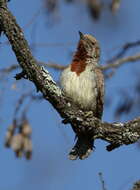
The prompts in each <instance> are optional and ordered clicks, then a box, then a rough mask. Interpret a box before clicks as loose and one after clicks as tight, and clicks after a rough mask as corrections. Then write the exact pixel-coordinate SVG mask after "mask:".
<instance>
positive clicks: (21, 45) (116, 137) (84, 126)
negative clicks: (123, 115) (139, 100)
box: [0, 0, 140, 151]
mask: <svg viewBox="0 0 140 190" xmlns="http://www.w3.org/2000/svg"><path fill="white" fill-rule="evenodd" d="M0 25H1V26H2V30H3V32H4V33H5V35H6V36H7V38H8V39H9V42H10V44H11V46H12V49H13V51H14V53H15V55H16V57H17V60H18V63H19V64H20V66H21V67H22V69H23V71H24V72H25V73H26V76H27V77H28V79H29V80H30V81H32V82H33V83H34V84H35V86H36V88H37V89H38V90H39V91H41V92H42V94H43V96H44V98H45V99H47V100H48V101H49V102H50V103H51V104H52V105H53V107H54V108H55V109H56V110H57V111H58V113H59V114H60V115H61V117H62V118H64V122H65V123H70V124H71V125H72V127H73V129H74V131H75V132H76V133H83V132H85V131H86V132H87V131H88V132H90V133H91V134H93V138H94V139H97V138H100V139H103V140H106V141H108V142H109V143H111V145H110V146H108V147H107V149H108V150H109V151H110V150H112V149H114V148H116V147H118V146H120V145H123V144H126V145H127V144H132V143H135V142H136V141H137V140H138V139H139V138H140V118H137V119H134V120H132V121H129V122H127V123H118V124H115V123H113V124H111V123H106V122H101V121H100V120H98V119H97V118H95V117H94V116H93V113H92V112H91V113H88V114H86V113H84V112H83V111H81V110H79V108H78V107H76V106H75V105H72V104H71V103H70V100H68V99H67V98H66V97H65V96H64V94H63V92H62V91H61V89H60V88H59V87H58V86H57V85H56V83H55V82H54V81H53V79H52V77H51V76H50V74H49V73H48V71H47V70H44V69H43V68H42V67H41V66H39V65H38V64H37V61H36V60H35V58H34V57H33V56H32V54H31V51H30V49H29V46H28V43H27V41H26V40H25V38H24V35H23V32H22V30H21V28H20V27H19V26H18V24H17V23H16V20H15V18H14V17H13V16H12V14H11V13H10V12H9V10H8V8H7V6H6V3H5V0H0Z"/></svg>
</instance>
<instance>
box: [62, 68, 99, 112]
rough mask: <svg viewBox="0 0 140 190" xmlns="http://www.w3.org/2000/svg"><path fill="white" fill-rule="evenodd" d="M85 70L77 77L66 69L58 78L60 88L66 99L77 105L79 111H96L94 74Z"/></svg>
mask: <svg viewBox="0 0 140 190" xmlns="http://www.w3.org/2000/svg"><path fill="white" fill-rule="evenodd" d="M91 69H92V68H91V67H90V68H88V69H87V68H86V70H85V71H84V72H82V73H81V74H80V75H79V76H77V74H76V73H75V72H71V70H70V67H68V68H66V69H65V70H64V71H63V72H62V74H61V78H60V82H61V86H62V88H63V90H64V92H65V93H66V95H67V96H68V97H70V98H71V99H72V100H73V102H75V103H77V104H78V105H79V106H80V107H81V109H86V110H94V109H96V98H97V88H96V80H95V77H96V75H95V73H94V72H93V71H91Z"/></svg>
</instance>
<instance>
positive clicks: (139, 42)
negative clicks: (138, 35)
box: [107, 40, 140, 64]
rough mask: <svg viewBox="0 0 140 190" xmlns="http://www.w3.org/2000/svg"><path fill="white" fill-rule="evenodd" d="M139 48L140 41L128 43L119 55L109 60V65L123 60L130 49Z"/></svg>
mask: <svg viewBox="0 0 140 190" xmlns="http://www.w3.org/2000/svg"><path fill="white" fill-rule="evenodd" d="M137 46H140V40H138V41H135V42H128V43H126V44H124V45H123V47H122V48H121V50H120V51H119V53H117V55H115V56H114V57H113V58H111V59H110V60H108V61H107V63H108V64H109V63H112V62H114V61H116V60H117V59H119V58H121V57H122V56H123V55H124V54H125V53H126V52H127V51H128V50H129V49H131V48H134V47H137Z"/></svg>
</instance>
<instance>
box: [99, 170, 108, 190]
mask: <svg viewBox="0 0 140 190" xmlns="http://www.w3.org/2000/svg"><path fill="white" fill-rule="evenodd" d="M99 179H100V182H101V185H102V190H107V189H106V187H105V181H104V179H103V174H102V172H99Z"/></svg>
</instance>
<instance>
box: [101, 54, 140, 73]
mask: <svg viewBox="0 0 140 190" xmlns="http://www.w3.org/2000/svg"><path fill="white" fill-rule="evenodd" d="M139 59H140V53H138V54H136V55H132V56H128V57H125V58H121V59H118V60H116V61H114V62H113V63H111V64H106V65H104V66H102V69H103V70H107V69H112V68H117V67H120V66H121V65H123V64H124V63H126V62H135V61H138V60H139Z"/></svg>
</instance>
